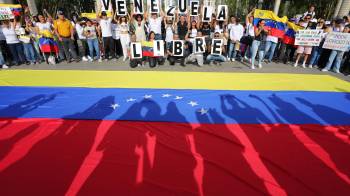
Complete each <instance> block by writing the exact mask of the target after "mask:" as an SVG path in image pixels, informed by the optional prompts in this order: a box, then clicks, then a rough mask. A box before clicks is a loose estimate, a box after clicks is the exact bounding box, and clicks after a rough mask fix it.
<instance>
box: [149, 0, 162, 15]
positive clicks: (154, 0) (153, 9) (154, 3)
mask: <svg viewBox="0 0 350 196" xmlns="http://www.w3.org/2000/svg"><path fill="white" fill-rule="evenodd" d="M159 11H160V8H159V2H158V0H151V1H150V13H151V14H158V13H159Z"/></svg>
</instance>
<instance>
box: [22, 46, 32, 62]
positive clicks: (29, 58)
mask: <svg viewBox="0 0 350 196" xmlns="http://www.w3.org/2000/svg"><path fill="white" fill-rule="evenodd" d="M23 48H24V54H25V56H26V59H27V61H28V62H31V63H35V52H34V48H33V45H32V44H31V43H23Z"/></svg>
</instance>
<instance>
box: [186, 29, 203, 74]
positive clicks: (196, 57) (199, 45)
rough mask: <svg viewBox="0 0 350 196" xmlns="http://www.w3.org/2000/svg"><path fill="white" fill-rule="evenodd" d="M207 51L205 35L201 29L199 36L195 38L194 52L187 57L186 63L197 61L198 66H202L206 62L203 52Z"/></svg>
mask: <svg viewBox="0 0 350 196" xmlns="http://www.w3.org/2000/svg"><path fill="white" fill-rule="evenodd" d="M205 51H206V47H205V37H203V34H202V32H201V31H198V33H197V37H196V38H195V39H194V44H193V53H192V54H190V55H189V56H188V57H187V60H186V64H187V63H193V62H197V64H198V66H199V67H202V66H203V63H204V58H203V54H204V53H205Z"/></svg>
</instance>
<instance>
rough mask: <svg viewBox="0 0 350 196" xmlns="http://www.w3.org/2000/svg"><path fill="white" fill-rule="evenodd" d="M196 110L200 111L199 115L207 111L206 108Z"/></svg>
mask: <svg viewBox="0 0 350 196" xmlns="http://www.w3.org/2000/svg"><path fill="white" fill-rule="evenodd" d="M198 112H199V113H201V115H204V114H207V113H208V110H206V109H204V108H202V109H200V110H198Z"/></svg>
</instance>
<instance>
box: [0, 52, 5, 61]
mask: <svg viewBox="0 0 350 196" xmlns="http://www.w3.org/2000/svg"><path fill="white" fill-rule="evenodd" d="M4 64H5V59H4V56H3V55H2V51H1V50H0V65H4Z"/></svg>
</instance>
